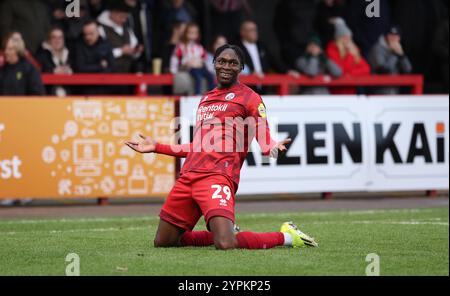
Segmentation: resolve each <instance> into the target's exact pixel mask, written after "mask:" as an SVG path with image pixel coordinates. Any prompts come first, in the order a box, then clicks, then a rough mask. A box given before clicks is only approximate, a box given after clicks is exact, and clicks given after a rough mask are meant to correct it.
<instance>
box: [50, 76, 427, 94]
mask: <svg viewBox="0 0 450 296" xmlns="http://www.w3.org/2000/svg"><path fill="white" fill-rule="evenodd" d="M42 80H43V82H44V84H46V85H135V86H136V95H138V96H147V86H148V85H159V86H162V85H172V84H173V75H171V74H162V75H153V74H72V75H54V74H43V75H42ZM240 81H241V82H243V83H245V84H248V85H264V86H269V85H272V86H276V87H277V88H278V94H279V95H289V94H290V87H291V86H300V87H302V86H327V87H333V86H353V87H357V86H407V87H411V93H412V94H414V95H420V94H422V93H423V76H422V75H368V76H357V77H350V76H346V77H341V78H338V79H330V78H329V77H327V76H320V77H315V78H309V77H305V76H301V77H299V78H295V77H293V76H290V75H284V74H266V75H265V76H264V77H263V78H260V77H258V76H256V75H241V76H240Z"/></svg>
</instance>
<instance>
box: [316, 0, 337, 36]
mask: <svg viewBox="0 0 450 296" xmlns="http://www.w3.org/2000/svg"><path fill="white" fill-rule="evenodd" d="M344 8H345V5H344V0H321V1H320V2H319V4H318V6H317V14H316V18H315V21H314V27H315V30H316V31H317V33H318V34H319V37H320V39H321V40H322V42H323V44H328V43H329V42H330V41H332V40H333V39H334V21H335V20H336V18H338V17H341V18H342V16H343V13H344Z"/></svg>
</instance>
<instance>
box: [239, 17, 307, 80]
mask: <svg viewBox="0 0 450 296" xmlns="http://www.w3.org/2000/svg"><path fill="white" fill-rule="evenodd" d="M240 36H241V39H240V40H239V41H238V43H237V45H238V46H239V47H241V48H242V50H243V52H244V55H245V61H246V62H247V65H248V67H249V70H250V72H251V73H253V74H256V75H258V76H259V77H261V78H262V77H264V73H268V72H269V71H271V70H272V69H273V70H275V71H277V72H280V73H288V74H290V75H292V76H294V77H298V75H299V73H298V72H297V71H296V70H294V69H288V67H287V66H286V65H285V64H284V63H283V62H282V61H280V60H279V59H277V58H275V57H274V56H273V55H271V54H270V53H269V52H268V50H267V49H266V46H265V45H264V44H263V43H262V42H261V41H259V34H258V27H257V25H256V23H255V22H253V21H245V22H243V23H242V25H241V30H240Z"/></svg>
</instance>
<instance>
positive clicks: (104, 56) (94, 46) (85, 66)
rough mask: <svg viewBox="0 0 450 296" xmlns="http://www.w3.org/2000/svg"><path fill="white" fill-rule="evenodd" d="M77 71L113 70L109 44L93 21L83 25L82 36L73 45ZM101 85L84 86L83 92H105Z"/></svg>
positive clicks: (100, 71) (99, 71) (96, 71)
mask: <svg viewBox="0 0 450 296" xmlns="http://www.w3.org/2000/svg"><path fill="white" fill-rule="evenodd" d="M72 68H73V69H74V71H75V72H78V73H111V72H113V70H114V57H113V53H112V47H111V44H110V43H109V42H108V41H106V40H105V39H103V38H102V37H100V33H99V31H98V25H97V23H96V22H95V21H88V22H86V23H84V25H83V36H82V37H81V38H80V39H79V40H78V42H77V44H76V46H75V58H74V65H73V67H72ZM105 91H106V88H105V87H102V86H95V87H84V88H83V91H82V93H85V94H105Z"/></svg>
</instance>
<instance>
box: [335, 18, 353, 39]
mask: <svg viewBox="0 0 450 296" xmlns="http://www.w3.org/2000/svg"><path fill="white" fill-rule="evenodd" d="M352 35H353V33H352V31H351V30H350V28H349V27H348V26H347V24H346V23H345V21H344V20H343V19H342V18H340V17H339V18H336V20H335V21H334V38H335V39H339V38H341V37H342V36H350V37H351V36H352Z"/></svg>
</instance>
